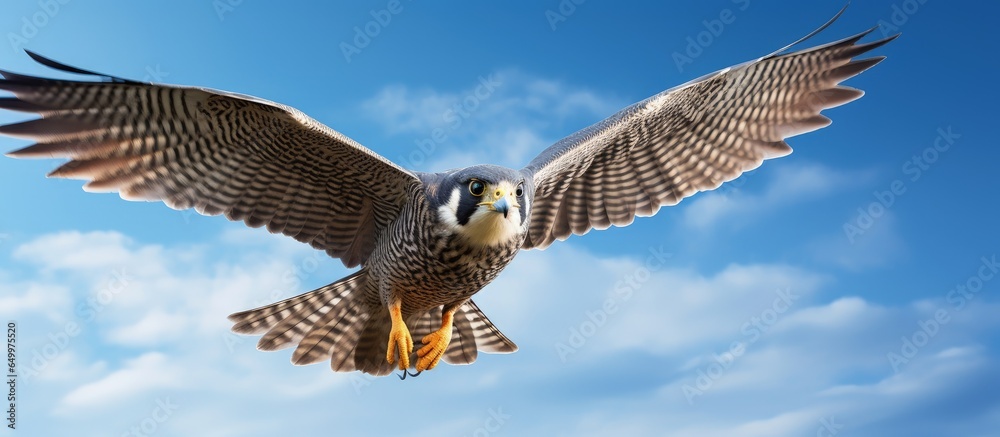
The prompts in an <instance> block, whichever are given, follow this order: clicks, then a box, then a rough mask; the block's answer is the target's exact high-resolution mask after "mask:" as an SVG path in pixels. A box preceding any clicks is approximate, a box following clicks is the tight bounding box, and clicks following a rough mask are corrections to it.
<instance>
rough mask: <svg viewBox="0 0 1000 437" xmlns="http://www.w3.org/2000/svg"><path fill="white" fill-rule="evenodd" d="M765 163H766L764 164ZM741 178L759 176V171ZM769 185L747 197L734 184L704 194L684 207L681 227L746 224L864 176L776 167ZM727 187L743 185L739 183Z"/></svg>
mask: <svg viewBox="0 0 1000 437" xmlns="http://www.w3.org/2000/svg"><path fill="white" fill-rule="evenodd" d="M766 164H767V163H765V165H766ZM759 171H760V169H758V170H755V171H754V172H753V173H750V174H746V175H744V176H743V178H750V177H759V176H758V174H759V173H758V172H759ZM770 173H771V175H770V176H768V177H769V182H768V184H767V186H766V187H765V188H764V190H763V192H762V193H760V194H748V193H745V192H742V191H740V190H738V189H734V188H732V186H733V185H723V186H722V187H720V188H719V190H718V191H714V192H709V193H703V194H700V195H699V196H698V197H696V198H694V199H691V200H690V202H691V203H690V204H689V205H687V206H686V207H685V208H684V224H685V225H687V226H688V227H690V228H693V229H697V230H706V229H710V228H712V227H713V226H714V225H715V224H716V223H718V222H719V221H721V220H722V219H724V218H728V217H739V218H740V222H742V223H745V222H747V221H748V220H750V219H753V218H754V217H760V216H763V215H765V214H768V213H772V212H773V211H776V210H778V209H780V208H781V207H782V206H785V205H790V204H794V203H796V202H802V201H805V200H810V199H815V198H818V197H821V196H824V195H827V194H830V193H833V192H835V191H837V190H843V189H846V188H850V187H853V186H856V185H857V184H859V183H863V181H864V180H865V179H867V178H868V177H870V175H868V174H867V173H863V172H856V171H843V170H836V169H832V168H829V167H826V166H823V165H819V164H805V165H798V166H795V167H778V168H775V169H773V170H772V171H770ZM728 184H742V183H741V182H739V181H734V182H729V183H728Z"/></svg>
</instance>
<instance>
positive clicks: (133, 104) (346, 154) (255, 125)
mask: <svg viewBox="0 0 1000 437" xmlns="http://www.w3.org/2000/svg"><path fill="white" fill-rule="evenodd" d="M29 55H31V56H32V57H33V58H35V59H36V60H37V61H39V62H41V63H43V64H45V65H48V66H50V67H54V68H57V69H60V70H63V71H68V72H71V73H80V74H91V75H96V76H99V77H100V78H101V79H102V81H100V82H93V81H90V82H78V81H69V80H53V79H44V78H39V77H32V76H25V75H21V74H15V73H9V72H5V71H0V74H2V75H3V79H2V80H0V89H2V90H6V91H10V92H12V93H13V94H14V97H5V98H0V108H4V109H10V110H15V111H24V112H33V113H37V114H40V115H41V116H42V118H40V119H36V120H30V121H26V122H23V123H17V124H11V125H6V126H2V127H0V133H2V134H5V135H11V136H17V137H25V138H30V139H32V140H35V141H37V143H36V144H34V145H32V146H29V147H26V148H24V149H21V150H17V151H14V152H11V153H9V154H8V156H12V157H16V158H69V162H67V163H65V164H64V165H62V166H61V167H59V168H57V169H56V170H55V171H53V172H52V173H51V174H49V176H55V177H65V178H79V179H84V180H87V181H89V182H87V184H86V185H85V186H84V189H86V190H88V191H110V192H119V193H121V197H122V198H124V199H128V200H150V201H151V200H162V201H163V202H165V203H166V204H167V205H168V206H170V207H171V208H175V209H185V208H195V210H196V211H198V212H199V213H202V214H206V215H219V214H225V216H226V217H227V218H228V219H230V220H234V221H237V220H242V221H244V222H245V223H246V224H247V225H249V226H252V227H260V226H267V229H268V230H269V231H271V232H273V233H279V232H280V233H282V234H285V235H288V236H291V237H293V238H295V239H296V240H299V241H302V242H305V243H309V244H310V245H312V246H313V247H315V248H317V249H321V250H325V251H326V252H327V253H328V254H330V256H332V257H335V258H340V259H341V260H342V261H343V262H344V264H345V265H347V266H349V267H353V266H356V265H358V264H360V263H362V262H364V261H365V260H366V259H367V258H368V256H369V255H370V253H371V251H372V248H373V246H374V240H375V235H376V234H377V232H378V230H379V229H381V228H383V227H384V226H386V225H387V224H388V223H389V222H390V221H391V220H392V219H393V218H394V217H396V216H397V215H398V214H399V212H400V210H401V208H402V207H403V205H404V203H405V202H406V199H407V197H406V193H407V189H408V188H409V187H410V186H412V185H413V184H418V183H419V180H418V179H417V178H416V177H415V176H414V175H413V174H412V173H410V172H408V171H407V170H405V169H403V168H401V167H399V166H397V165H395V164H393V163H391V162H389V161H388V160H386V159H385V158H383V157H381V156H379V155H377V154H376V153H374V152H372V151H371V150H368V149H366V148H364V147H363V146H361V145H360V144H358V143H356V142H354V141H353V140H351V139H350V138H347V137H346V136H344V135H343V134H341V133H339V132H336V131H334V130H332V129H330V128H328V127H326V126H324V125H323V124H321V123H319V122H317V121H316V120H313V119H312V118H309V117H308V116H306V115H305V114H303V113H302V112H300V111H298V110H296V109H294V108H291V107H288V106H284V105H280V104H277V103H273V102H269V101H266V100H262V99H258V98H254V97H249V96H243V95H238V94H232V93H227V92H222V91H216V90H210V89H204V88H190V87H179V86H167V85H156V84H151V83H141V82H134V81H129V80H125V79H121V78H116V77H110V76H105V75H100V74H97V73H93V72H89V71H86V70H81V69H78V68H74V67H70V66H67V65H63V64H60V63H58V62H55V61H52V60H49V59H46V58H42V57H41V56H38V55H36V54H33V53H30V52H29Z"/></svg>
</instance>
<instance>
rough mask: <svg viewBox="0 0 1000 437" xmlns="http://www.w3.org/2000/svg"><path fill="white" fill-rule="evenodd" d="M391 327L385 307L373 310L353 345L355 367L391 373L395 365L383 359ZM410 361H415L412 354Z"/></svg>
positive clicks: (366, 370) (371, 372)
mask: <svg viewBox="0 0 1000 437" xmlns="http://www.w3.org/2000/svg"><path fill="white" fill-rule="evenodd" d="M391 328H392V320H391V319H390V318H389V311H388V310H386V309H385V308H380V309H379V310H375V311H374V312H373V314H372V315H371V317H369V318H368V320H367V321H366V322H365V325H364V327H363V328H362V330H361V336H360V338H359V339H358V342H357V344H356V345H355V347H354V351H353V352H354V362H353V365H354V368H355V369H357V370H360V371H362V372H364V373H368V374H372V375H375V376H385V375H388V374H390V373H392V371H393V369H395V366H396V365H395V364H389V362H388V361H386V359H385V352H386V350H387V349H388V344H389V330H390V329H391ZM416 340H417V341H420V340H419V339H416ZM410 363H411V364H412V363H416V360H415V359H414V358H413V356H411V357H410ZM334 370H336V369H334Z"/></svg>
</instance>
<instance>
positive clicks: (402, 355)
mask: <svg viewBox="0 0 1000 437" xmlns="http://www.w3.org/2000/svg"><path fill="white" fill-rule="evenodd" d="M389 317H391V318H392V330H390V331H389V345H388V347H386V350H385V360H386V361H388V362H389V364H392V363H393V362H395V361H396V360H395V358H396V354H397V352H398V354H399V370H406V369H408V368H409V367H410V354H411V353H413V337H410V330H409V329H407V328H406V323H404V322H403V313H402V310H401V309H400V303H399V302H398V301H397V302H394V303H393V304H392V305H390V306H389Z"/></svg>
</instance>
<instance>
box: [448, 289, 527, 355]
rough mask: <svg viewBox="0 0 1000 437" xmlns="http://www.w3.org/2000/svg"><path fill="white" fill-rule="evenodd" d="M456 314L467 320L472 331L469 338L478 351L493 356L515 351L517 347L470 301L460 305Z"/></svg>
mask: <svg viewBox="0 0 1000 437" xmlns="http://www.w3.org/2000/svg"><path fill="white" fill-rule="evenodd" d="M458 314H463V315H465V317H466V318H468V320H469V327H470V328H471V329H472V335H470V336H469V337H470V338H475V339H476V347H477V348H478V349H479V350H481V351H483V352H489V353H494V354H509V353H512V352H516V351H517V345H516V344H514V342H513V341H510V339H509V338H507V336H506V335H503V333H502V332H500V330H499V329H497V327H496V326H494V325H493V322H491V321H490V319H489V318H488V317H486V314H483V310H481V309H479V307H478V306H476V303H475V302H473V301H472V300H471V299H470V300H469V301H468V302H466V303H465V304H464V305H462V307H461V308H460V309H459V311H458V313H457V314H456V316H457V315H458ZM456 318H457V317H456Z"/></svg>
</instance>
